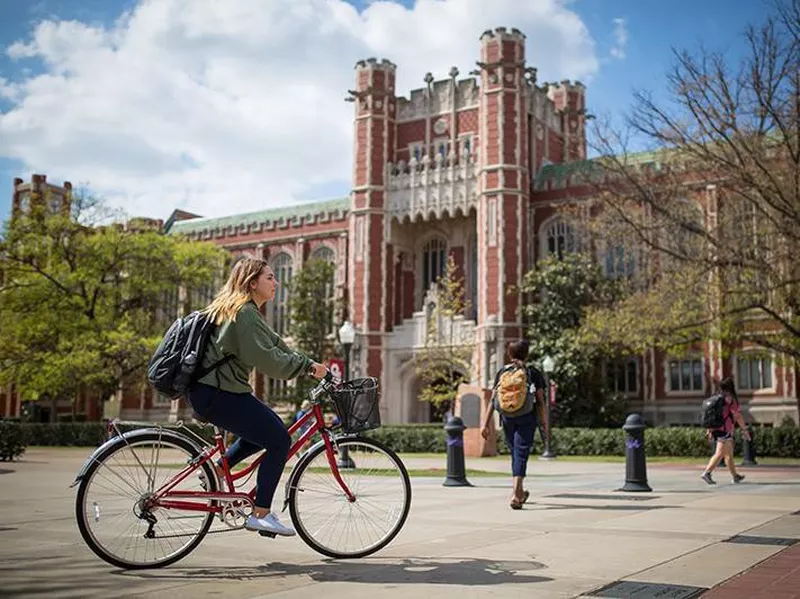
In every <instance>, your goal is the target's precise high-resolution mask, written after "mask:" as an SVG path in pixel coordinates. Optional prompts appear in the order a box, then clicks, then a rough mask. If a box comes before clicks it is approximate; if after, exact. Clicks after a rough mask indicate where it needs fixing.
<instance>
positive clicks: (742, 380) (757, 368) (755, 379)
mask: <svg viewBox="0 0 800 599" xmlns="http://www.w3.org/2000/svg"><path fill="white" fill-rule="evenodd" d="M736 379H737V380H736V386H737V387H738V388H739V389H746V390H751V391H757V390H759V389H771V388H772V360H771V359H770V358H763V357H757V356H752V357H748V356H737V358H736Z"/></svg>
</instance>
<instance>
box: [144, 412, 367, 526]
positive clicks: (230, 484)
mask: <svg viewBox="0 0 800 599" xmlns="http://www.w3.org/2000/svg"><path fill="white" fill-rule="evenodd" d="M312 419H313V421H314V422H313V423H312V424H311V426H310V427H309V428H308V430H306V431H305V432H304V433H302V434H301V435H300V437H299V438H298V439H297V440H296V441H295V442H294V443H292V446H291V447H290V448H289V456H288V458H287V461H288V460H289V459H291V458H292V457H293V456H294V455H295V454H297V453H298V452H299V451H300V449H301V448H302V447H303V445H305V444H306V443H307V442H308V441H309V440H310V439H311V437H313V436H314V435H315V434H316V433H317V432H321V433H322V440H323V442H324V444H325V453H326V455H327V458H328V465H329V466H330V469H331V472H332V473H333V477H334V479H335V480H336V482H337V483H338V484H339V486H340V487H341V488H342V491H343V492H344V494H345V495H346V496H347V498H348V500H349V501H355V494H354V493H353V492H352V491H351V490H350V489H349V488H348V486H347V484H346V483H345V482H344V480H343V479H342V476H341V473H340V472H339V467H338V465H337V463H336V451H335V450H334V441H333V440H332V439H331V433H330V431H329V429H328V427H326V426H325V420H324V417H323V414H322V406H321V405H320V404H319V403H316V404H314V405H313V406H312V410H311V411H310V412H308V413H307V414H304V415H303V417H302V418H300V420H298V421H297V422H295V423H294V424H292V425H291V426H290V427H289V430H288V432H289V436H290V437H292V436H294V434H295V433H296V432H297V431H298V430H301V429H302V427H303V426H304V425H305V424H307V423H308V422H309V421H310V420H312ZM218 454H219V455H220V456H221V457H222V468H223V471H224V473H225V476H224V481H223V486H227V489H228V490H227V491H225V490H220V491H217V492H211V491H173V490H172V489H174V488H175V487H176V486H177V485H179V484H180V483H181V482H182V481H183V480H185V479H186V478H187V477H188V476H190V475H191V474H192V473H193V472H195V471H196V470H197V469H198V468H201V467H202V466H203V464H205V463H206V462H207V461H209V460H211V459H213V458H214V456H216V455H218ZM264 457H265V452H262V453H261V455H259V456H258V457H257V458H256V459H255V460H254V461H253V463H252V464H250V465H249V466H248V467H247V468H244V469H243V470H241V471H239V472H236V473H233V472H231V470H230V467H229V466H228V460H227V458H226V457H225V444H224V442H223V438H222V433H221V432H220V430H219V429H218V428H217V427H216V426H215V427H214V445H213V446H212V447H209V448H207V449H206V450H205V451H203V453H202V454H201V455H200V456H198V457H197V458H196V459H195V460H193V461H192V462H190V464H189V465H188V466H187V467H186V468H184V469H183V470H181V471H180V472H179V473H178V474H176V475H175V476H174V477H172V478H171V479H170V480H169V481H167V482H166V483H165V484H164V485H162V486H161V487H160V488H159V489H157V490H155V491H154V493H153V495H152V496H151V498H150V501H151V502H152V505H153V507H162V508H171V509H178V510H186V511H197V512H210V513H214V514H217V513H220V512H221V511H222V510H223V509H224V507H225V506H224V503H225V502H229V501H236V500H239V501H244V502H250V503H251V504H253V505H255V494H256V489H255V487H253V489H252V490H251V491H250V492H248V493H237V492H236V481H238V480H241V479H244V478H247V477H249V476H250V475H251V474H252V473H253V472H254V471H255V470H256V468H258V466H259V465H260V464H261V460H263V459H264ZM184 499H194V500H202V499H218V500H222V501H223V504H222V505H208V504H207V503H200V502H198V501H185V500H184Z"/></svg>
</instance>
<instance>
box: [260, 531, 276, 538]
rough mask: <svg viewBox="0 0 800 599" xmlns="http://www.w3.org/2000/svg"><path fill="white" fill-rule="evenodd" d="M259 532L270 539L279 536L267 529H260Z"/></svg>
mask: <svg viewBox="0 0 800 599" xmlns="http://www.w3.org/2000/svg"><path fill="white" fill-rule="evenodd" d="M258 534H260V535H261V536H262V537H269V538H270V539H274V538H275V537H277V536H278V535H276V534H275V533H274V532H267V531H266V530H259V531H258Z"/></svg>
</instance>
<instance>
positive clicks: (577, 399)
mask: <svg viewBox="0 0 800 599" xmlns="http://www.w3.org/2000/svg"><path fill="white" fill-rule="evenodd" d="M520 290H521V291H522V293H523V296H524V297H528V298H531V299H532V301H530V302H529V303H527V304H525V305H524V306H523V313H524V315H525V318H526V323H527V329H528V338H529V339H530V341H531V350H530V355H531V358H535V359H539V360H541V359H543V358H544V357H545V356H548V355H549V356H550V357H552V358H553V361H554V362H555V372H554V373H553V374H552V375H551V376H552V379H553V380H554V381H555V382H556V383H557V384H558V402H557V404H556V407H555V411H554V416H555V419H557V422H558V423H559V424H561V425H566V426H604V425H614V426H616V425H618V424H619V422H620V420H619V419H620V416H621V411H620V410H621V409H622V408H623V407H624V406H622V405H621V403H620V402H617V401H615V398H613V397H612V396H611V395H610V394H609V393H608V392H607V391H606V390H605V389H604V381H603V380H602V377H601V376H600V375H601V372H600V369H599V368H598V365H599V360H600V359H601V358H602V357H604V355H603V354H601V353H599V351H598V349H597V347H596V346H593V345H588V344H586V343H584V342H583V340H582V338H581V323H582V322H583V318H584V312H585V310H586V309H587V308H588V307H590V306H602V305H608V304H609V303H610V302H612V301H613V300H614V298H615V297H616V296H617V295H618V293H619V285H618V283H617V282H615V281H613V280H610V279H607V278H606V277H605V276H604V275H603V271H602V269H601V267H600V265H599V264H597V263H596V262H595V261H594V260H593V259H592V258H591V256H589V255H587V254H585V253H572V252H568V253H565V254H564V256H563V258H562V259H560V260H559V259H558V258H557V257H556V256H551V257H549V258H546V259H544V260H542V261H540V262H539V263H538V265H537V268H536V269H535V270H532V271H530V272H528V273H527V274H526V275H525V277H524V278H523V283H522V286H521V288H520Z"/></svg>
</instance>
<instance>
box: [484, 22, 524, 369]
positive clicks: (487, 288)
mask: <svg viewBox="0 0 800 599" xmlns="http://www.w3.org/2000/svg"><path fill="white" fill-rule="evenodd" d="M478 66H479V67H480V77H481V87H480V117H479V118H480V123H479V135H480V149H479V156H478V165H479V180H478V186H479V190H480V199H479V203H478V215H477V218H478V223H477V229H478V230H477V234H478V244H477V245H478V252H479V254H478V264H479V268H480V269H482V272H480V274H479V276H478V338H479V343H478V348H479V351H478V354H479V355H478V356H477V357H478V369H479V370H480V372H481V373H482V375H483V376H482V377H481V378H482V379H483V381H484V382H486V381H488V377H490V376H491V373H492V372H493V371H494V370H495V369H496V368H497V367H498V365H499V362H500V361H502V352H503V348H504V346H505V342H506V341H507V340H509V339H513V338H516V337H518V336H519V335H520V334H521V332H522V330H521V321H522V319H521V315H520V301H519V295H518V294H517V293H514V294H509V293H508V290H509V289H510V288H511V287H512V286H518V285H519V284H520V283H521V282H522V276H523V274H524V273H525V271H526V269H527V267H528V264H527V252H526V248H527V244H528V243H529V238H528V218H527V214H528V204H529V195H530V174H529V172H528V140H529V132H528V86H527V82H526V80H525V35H524V34H523V33H521V32H520V31H518V30H517V29H511V30H510V31H508V30H506V28H505V27H498V28H496V29H494V30H493V31H486V32H484V34H483V35H482V36H481V38H480V61H479V62H478Z"/></svg>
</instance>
